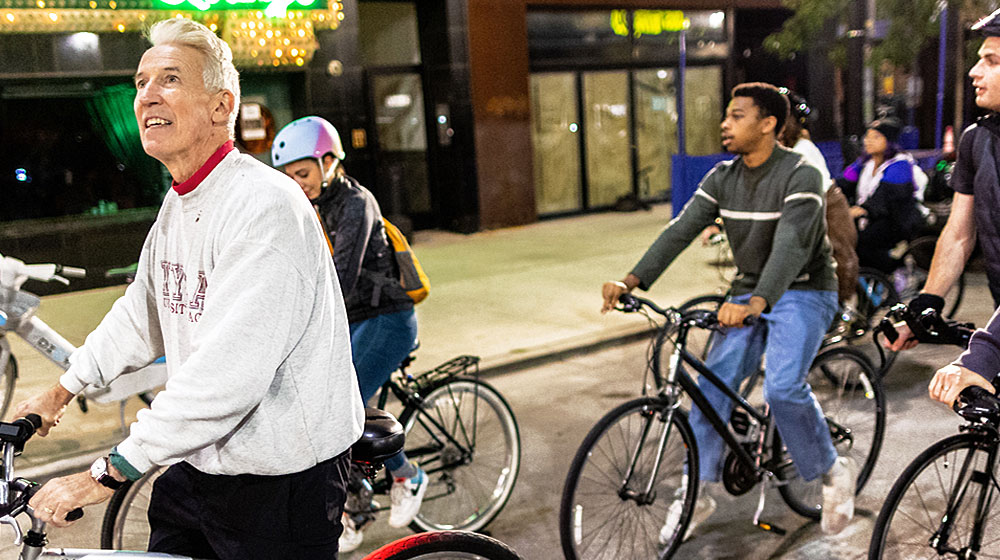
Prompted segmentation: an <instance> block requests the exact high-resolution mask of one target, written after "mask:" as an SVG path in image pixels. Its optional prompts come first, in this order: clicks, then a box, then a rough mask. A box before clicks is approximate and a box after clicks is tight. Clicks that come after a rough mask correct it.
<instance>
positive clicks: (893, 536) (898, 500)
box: [868, 432, 1000, 560]
mask: <svg viewBox="0 0 1000 560" xmlns="http://www.w3.org/2000/svg"><path fill="white" fill-rule="evenodd" d="M996 452H997V444H996V442H995V441H994V440H993V439H992V438H991V437H989V436H986V435H984V434H982V433H976V432H966V433H962V434H957V435H953V436H949V437H946V438H944V439H942V440H940V441H938V442H937V443H935V444H933V445H931V446H930V447H928V448H927V449H925V450H924V451H923V452H922V453H921V454H920V455H918V456H917V458H916V459H914V460H913V462H911V463H910V464H909V465H908V466H907V467H906V469H905V470H904V471H903V473H902V474H901V475H900V476H899V478H898V479H896V482H895V483H894V484H893V485H892V490H890V491H889V496H888V497H887V498H886V500H885V502H884V503H883V505H882V509H881V511H879V514H878V518H877V519H876V521H875V528H874V530H873V531H872V540H871V544H870V545H869V548H868V558H869V559H876V560H877V559H882V558H906V559H911V558H924V557H926V558H942V557H945V556H943V555H940V554H939V553H938V552H937V550H935V549H934V548H932V546H931V544H930V543H931V537H932V536H933V535H935V534H937V535H938V537H942V536H944V535H943V534H942V533H940V532H939V530H940V525H941V523H942V522H943V520H944V513H945V511H946V510H947V508H948V503H949V502H951V500H952V499H955V500H956V502H955V503H957V504H958V505H957V506H956V507H957V509H956V510H955V511H954V512H952V513H951V514H950V515H948V516H947V519H948V520H949V521H951V522H953V525H951V528H950V530H949V531H948V532H947V535H946V536H944V540H945V542H944V543H943V544H944V545H945V546H947V545H949V544H950V543H956V544H958V545H968V544H969V542H968V540H964V542H961V543H958V542H956V540H955V539H958V540H963V537H962V534H963V533H962V529H964V530H966V531H971V530H972V527H973V525H974V519H972V518H974V517H975V514H976V511H975V509H976V508H975V502H976V501H977V498H978V497H979V492H977V491H976V488H975V487H974V486H975V485H977V484H979V485H980V488H982V487H983V486H985V487H986V488H987V489H989V493H990V494H992V497H993V499H992V500H991V501H990V503H991V505H995V503H996V500H995V498H996V491H997V490H996V480H997V478H996V477H997V475H998V474H1000V473H998V472H997V464H996V462H994V465H993V472H991V473H989V475H988V476H983V475H985V473H984V471H983V470H980V469H981V468H982V467H983V466H984V465H983V462H982V461H983V460H984V459H985V460H987V461H988V460H989V459H988V457H989V455H991V454H994V455H995V454H996ZM970 453H971V455H970ZM939 459H940V460H942V461H941V462H940V463H939ZM966 459H968V460H969V461H970V462H969V463H968V465H971V466H972V467H973V472H975V474H977V475H979V476H978V477H977V478H979V480H978V481H970V480H969V479H968V478H967V477H965V476H964V475H962V472H963V471H964V470H965V469H964V466H965V465H967V463H966ZM956 466H958V468H955V467H956ZM970 482H971V484H970ZM956 484H962V487H961V489H960V492H959V494H954V493H953V492H952V491H953V490H955V489H956V488H959V486H956ZM946 485H947V486H949V487H948V488H946V487H945V486H946ZM963 506H971V507H963ZM987 513H989V514H990V515H989V518H984V519H983V524H984V525H983V527H989V526H992V527H993V528H995V527H996V524H997V522H998V521H1000V519H997V515H998V514H1000V508H996V507H994V508H993V511H992V512H987ZM965 536H966V538H967V536H968V533H967V532H966V533H965ZM984 536H985V535H984ZM984 545H985V546H987V548H988V550H989V553H990V555H989V556H988V557H990V558H995V557H997V555H1000V536H994V537H993V539H992V540H991V541H989V542H987V543H984ZM922 552H925V553H926V554H922ZM983 552H984V551H983V550H982V549H981V550H980V551H979V555H978V556H977V557H979V558H984V556H983V555H982V553H983ZM952 554H954V556H952V555H951V554H949V555H948V556H947V557H948V558H952V557H954V558H965V557H967V556H963V555H961V554H960V553H952ZM969 557H971V556H969Z"/></svg>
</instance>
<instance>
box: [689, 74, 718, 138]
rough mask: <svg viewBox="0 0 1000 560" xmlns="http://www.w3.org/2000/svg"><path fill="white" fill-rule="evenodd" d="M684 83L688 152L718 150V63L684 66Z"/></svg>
mask: <svg viewBox="0 0 1000 560" xmlns="http://www.w3.org/2000/svg"><path fill="white" fill-rule="evenodd" d="M685 82H687V83H686V84H684V109H685V111H686V115H685V117H686V120H687V124H686V125H685V127H684V132H685V134H686V139H687V140H686V142H687V146H686V147H687V154H688V155H689V156H704V155H708V154H717V153H719V152H721V151H722V137H721V131H720V130H719V123H721V122H722V112H723V111H722V67H721V66H695V67H689V68H688V69H687V76H686V79H685Z"/></svg>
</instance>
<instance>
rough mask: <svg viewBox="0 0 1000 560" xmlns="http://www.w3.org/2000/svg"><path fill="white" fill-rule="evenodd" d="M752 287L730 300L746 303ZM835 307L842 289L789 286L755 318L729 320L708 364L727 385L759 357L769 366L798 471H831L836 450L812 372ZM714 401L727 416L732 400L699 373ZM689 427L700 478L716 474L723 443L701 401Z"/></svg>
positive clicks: (777, 415) (767, 389) (775, 411)
mask: <svg viewBox="0 0 1000 560" xmlns="http://www.w3.org/2000/svg"><path fill="white" fill-rule="evenodd" d="M749 299H750V295H749V294H748V295H743V296H737V297H735V298H732V299H731V300H730V301H732V302H733V303H741V304H745V303H747V302H748V301H749ZM836 312H837V293H836V292H826V291H823V292H820V291H814V290H788V291H786V292H785V293H784V295H782V296H781V299H779V300H778V302H777V303H776V304H775V305H773V306H772V308H771V312H770V313H765V314H763V315H761V319H762V320H759V321H757V322H756V323H755V324H754V325H752V326H749V327H744V328H731V329H729V330H728V331H727V333H726V334H725V336H723V337H721V338H719V339H717V340H716V342H715V343H714V345H713V346H712V348H711V350H710V351H709V355H708V359H706V360H705V365H707V366H708V367H709V369H711V370H712V371H713V372H714V373H715V374H716V375H718V377H719V379H721V380H722V381H723V382H725V384H726V385H727V386H729V387H730V388H732V389H734V390H737V387H738V386H739V384H740V383H741V382H742V381H743V380H744V379H746V378H747V377H748V376H749V375H750V374H751V373H753V371H754V370H755V369H756V368H757V367H758V366H759V365H760V359H761V356H762V355H764V354H766V355H767V359H766V360H765V366H764V400H765V401H767V403H768V404H769V405H770V406H771V415H772V417H773V418H774V421H775V424H776V425H777V427H778V433H779V434H780V435H781V439H782V441H784V442H785V445H786V446H787V447H788V452H789V453H790V454H791V456H792V459H793V460H794V461H795V466H796V467H797V468H798V470H799V474H800V475H801V476H802V478H804V479H805V480H813V479H815V478H816V477H818V476H820V475H821V474H823V473H825V472H826V471H827V470H829V468H830V467H831V466H832V465H833V462H834V460H836V458H837V450H836V449H835V448H834V447H833V442H832V441H831V439H830V431H829V428H828V427H827V424H826V420H825V419H824V417H823V411H822V410H821V409H820V406H819V403H818V402H817V401H816V397H815V396H813V393H812V389H811V388H810V387H809V384H808V383H806V380H805V379H806V375H807V374H808V373H809V366H810V365H811V364H812V361H813V358H815V357H816V352H817V351H818V350H819V346H820V343H822V341H823V335H824V333H825V332H826V329H827V327H829V326H830V323H831V321H833V317H834V314H835V313H836ZM698 386H699V387H700V388H701V390H702V392H703V393H704V394H705V397H706V398H707V399H708V402H709V403H710V404H711V405H712V408H714V409H715V411H716V412H718V413H719V416H720V417H721V418H722V419H723V421H726V422H728V420H729V415H730V414H731V413H732V409H733V402H732V401H731V400H729V398H728V397H726V396H725V395H724V394H723V393H722V391H720V390H719V389H718V388H716V387H715V385H712V383H711V382H710V381H708V380H705V379H699V380H698ZM691 427H692V429H693V430H694V436H695V441H696V442H697V444H698V462H699V464H700V465H701V475H700V478H701V480H702V481H709V482H718V481H719V477H720V475H721V470H722V457H723V451H724V450H725V443H724V442H723V440H722V437H721V436H719V434H718V433H716V432H715V429H714V428H712V425H711V424H709V423H708V420H707V419H706V418H705V416H704V415H703V414H702V413H701V411H700V410H699V409H698V407H697V406H693V407H692V410H691Z"/></svg>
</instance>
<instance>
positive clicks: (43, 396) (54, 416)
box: [14, 383, 73, 437]
mask: <svg viewBox="0 0 1000 560" xmlns="http://www.w3.org/2000/svg"><path fill="white" fill-rule="evenodd" d="M72 400H73V393H70V392H69V391H67V390H66V389H65V388H64V387H63V386H62V385H60V384H58V383H56V384H55V385H54V386H53V387H52V388H50V389H49V390H47V391H45V392H44V393H40V394H37V395H35V396H34V397H31V398H30V399H27V400H24V401H21V402H20V403H18V404H17V406H16V407H14V417H15V418H20V417H23V416H27V415H28V414H37V415H39V416H41V418H42V426H41V427H40V428H38V430H36V431H35V433H37V434H38V435H40V436H43V437H44V436H46V435H48V433H49V430H50V429H52V427H54V426H55V425H56V424H58V423H59V420H60V419H61V418H62V415H63V412H65V411H66V405H68V404H69V403H70V401H72Z"/></svg>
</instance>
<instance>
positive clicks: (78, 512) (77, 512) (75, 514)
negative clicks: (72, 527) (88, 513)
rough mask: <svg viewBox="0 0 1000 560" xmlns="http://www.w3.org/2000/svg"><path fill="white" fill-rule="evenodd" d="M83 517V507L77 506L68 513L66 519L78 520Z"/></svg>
mask: <svg viewBox="0 0 1000 560" xmlns="http://www.w3.org/2000/svg"><path fill="white" fill-rule="evenodd" d="M81 517H83V509H81V508H76V509H74V510H73V511H71V512H69V513H67V514H66V521H76V520H77V519H80V518H81Z"/></svg>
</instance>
